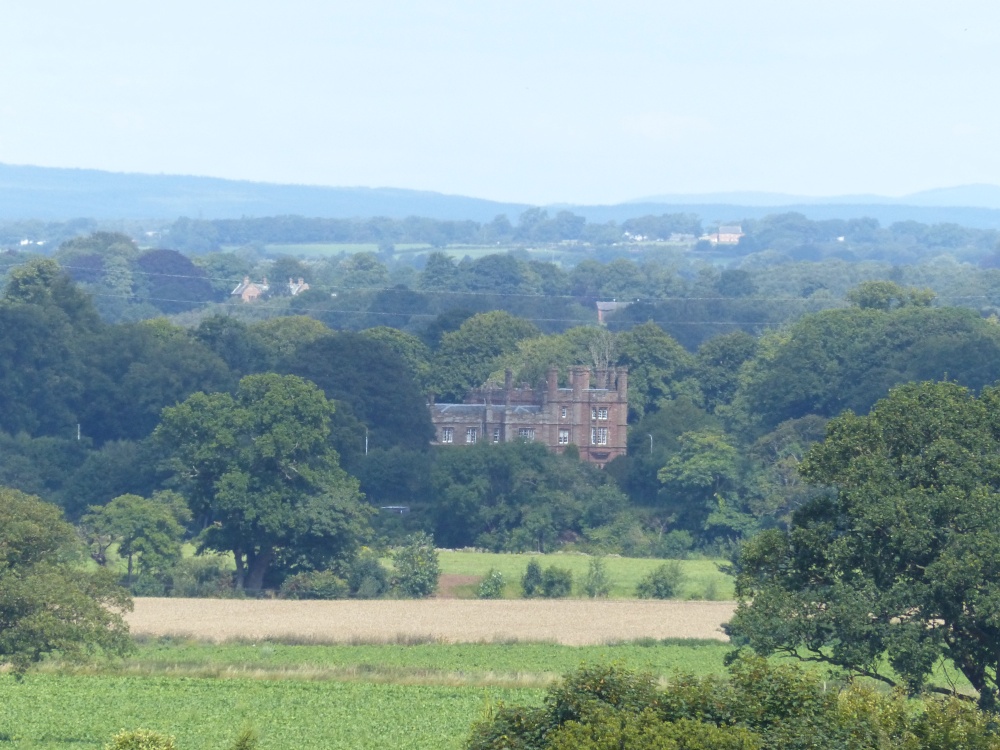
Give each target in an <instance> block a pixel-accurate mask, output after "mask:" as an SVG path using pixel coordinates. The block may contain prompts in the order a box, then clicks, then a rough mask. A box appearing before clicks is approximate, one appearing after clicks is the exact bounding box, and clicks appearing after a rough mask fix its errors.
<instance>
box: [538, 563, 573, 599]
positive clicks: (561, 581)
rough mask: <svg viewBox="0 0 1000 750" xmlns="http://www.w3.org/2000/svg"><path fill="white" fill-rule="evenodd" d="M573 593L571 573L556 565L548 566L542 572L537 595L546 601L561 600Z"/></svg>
mask: <svg viewBox="0 0 1000 750" xmlns="http://www.w3.org/2000/svg"><path fill="white" fill-rule="evenodd" d="M572 592H573V573H572V571H569V570H567V569H566V568H561V567H559V566H558V565H549V566H548V567H547V568H545V570H543V571H542V584H541V587H540V589H539V594H540V595H541V596H542V597H544V598H546V599H561V598H563V597H564V596H569V595H570V594H571V593H572Z"/></svg>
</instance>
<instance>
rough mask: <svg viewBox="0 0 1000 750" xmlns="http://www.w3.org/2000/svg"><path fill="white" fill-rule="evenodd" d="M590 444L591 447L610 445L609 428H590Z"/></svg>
mask: <svg viewBox="0 0 1000 750" xmlns="http://www.w3.org/2000/svg"><path fill="white" fill-rule="evenodd" d="M590 444H591V445H607V444H608V428H607V427H591V428H590Z"/></svg>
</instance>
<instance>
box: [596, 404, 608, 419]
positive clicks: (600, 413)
mask: <svg viewBox="0 0 1000 750" xmlns="http://www.w3.org/2000/svg"><path fill="white" fill-rule="evenodd" d="M597 418H598V419H603V420H605V421H606V420H607V418H608V407H606V406H602V407H601V408H599V409H598V410H597Z"/></svg>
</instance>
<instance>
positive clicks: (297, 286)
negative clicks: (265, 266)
mask: <svg viewBox="0 0 1000 750" xmlns="http://www.w3.org/2000/svg"><path fill="white" fill-rule="evenodd" d="M308 288H309V285H308V284H307V283H306V281H305V279H303V278H302V277H301V276H299V280H298V281H297V282H296V281H293V280H292V279H289V280H288V293H289V294H291V295H292V296H293V297H294V296H295V295H296V294H298V293H299V292H304V291H306V290H307V289H308Z"/></svg>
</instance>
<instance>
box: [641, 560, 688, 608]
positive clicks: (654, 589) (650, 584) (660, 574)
mask: <svg viewBox="0 0 1000 750" xmlns="http://www.w3.org/2000/svg"><path fill="white" fill-rule="evenodd" d="M683 582H684V573H683V571H682V570H681V564H680V562H679V561H678V560H671V561H670V562H665V563H663V565H661V566H660V567H658V568H657V569H656V570H654V571H652V572H650V573H649V574H648V575H646V576H645V577H643V579H642V580H641V581H639V584H638V585H637V586H636V587H635V595H636V596H638V597H639V598H640V599H671V598H673V597H674V596H676V595H677V592H678V591H679V590H680V587H681V584H682V583H683Z"/></svg>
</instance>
